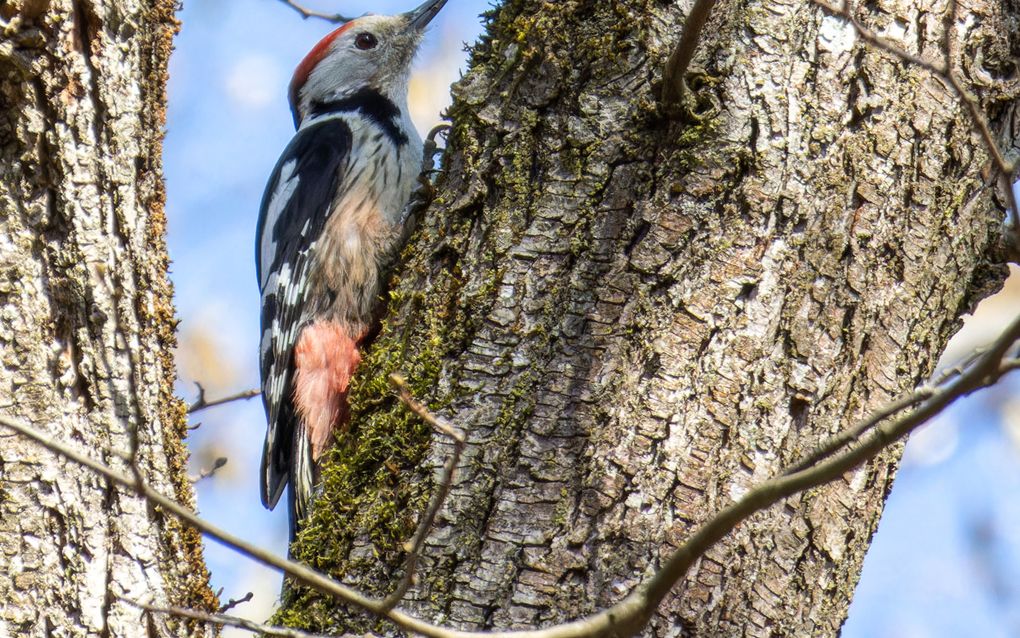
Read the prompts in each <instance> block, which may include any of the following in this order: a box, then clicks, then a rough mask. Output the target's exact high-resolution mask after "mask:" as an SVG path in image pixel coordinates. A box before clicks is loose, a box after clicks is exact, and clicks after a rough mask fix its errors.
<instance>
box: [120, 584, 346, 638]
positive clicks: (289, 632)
mask: <svg viewBox="0 0 1020 638" xmlns="http://www.w3.org/2000/svg"><path fill="white" fill-rule="evenodd" d="M248 597H249V598H250V597H251V594H250V593H249V594H248ZM120 600H122V601H124V602H125V603H127V604H129V605H131V606H132V607H137V608H138V609H142V610H144V611H147V612H149V613H151V614H163V615H166V616H174V617H177V618H189V619H191V620H198V621H200V622H205V623H209V624H211V625H219V626H221V627H236V628H238V629H244V630H246V631H250V632H252V633H257V634H262V635H264V636H274V637H275V638H326V637H324V636H321V635H320V634H311V633H308V632H307V631H301V630H300V629H291V628H290V627H275V626H273V625H264V624H262V623H257V622H255V621H253V620H248V619H247V618H239V617H237V616H227V615H225V614H224V613H223V611H225V610H220V612H218V613H215V614H210V613H208V612H204V611H198V610H197V609H187V608H184V607H158V606H156V605H150V604H148V603H143V602H139V601H137V600H131V599H130V598H123V597H121V598H120Z"/></svg>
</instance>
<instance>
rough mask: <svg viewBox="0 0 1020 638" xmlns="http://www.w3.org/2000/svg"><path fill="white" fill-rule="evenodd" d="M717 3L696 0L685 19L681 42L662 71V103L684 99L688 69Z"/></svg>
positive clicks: (712, 0)
mask: <svg viewBox="0 0 1020 638" xmlns="http://www.w3.org/2000/svg"><path fill="white" fill-rule="evenodd" d="M715 3H716V0H695V2H694V6H693V7H692V8H691V13H690V15H688V16H687V20H686V21H684V29H683V31H682V32H681V33H680V42H679V43H677V45H676V48H675V49H673V53H671V54H670V56H669V59H668V60H666V68H665V69H664V70H663V72H662V103H663V104H665V105H667V106H669V105H672V104H679V103H680V100H681V99H683V95H684V87H685V86H686V83H687V80H686V77H685V76H686V75H687V69H688V68H689V67H690V65H691V60H692V59H693V58H694V51H695V50H696V49H697V48H698V41H699V40H700V39H701V29H702V28H703V27H704V26H705V23H706V22H708V17H709V16H710V15H712V9H713V8H714V7H715Z"/></svg>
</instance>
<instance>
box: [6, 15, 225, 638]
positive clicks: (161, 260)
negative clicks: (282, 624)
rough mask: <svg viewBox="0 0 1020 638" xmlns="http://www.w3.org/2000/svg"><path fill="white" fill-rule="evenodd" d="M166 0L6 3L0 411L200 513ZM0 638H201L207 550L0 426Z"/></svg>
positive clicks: (159, 516) (133, 500)
mask: <svg viewBox="0 0 1020 638" xmlns="http://www.w3.org/2000/svg"><path fill="white" fill-rule="evenodd" d="M174 6H175V5H174V2H173V1H172V0H74V1H72V0H15V1H13V2H5V3H0V28H2V35H0V300H2V301H0V303H2V306H0V356H2V358H3V365H2V366H0V414H2V415H3V416H4V417H6V418H16V419H20V420H22V421H25V422H28V423H31V424H32V425H34V426H35V427H37V428H39V429H41V430H43V431H45V432H46V433H48V434H49V435H50V436H52V437H54V438H56V439H58V440H60V441H61V442H63V443H67V444H71V445H73V446H75V447H77V448H78V449H80V450H81V451H83V452H86V453H88V454H90V455H92V456H93V457H95V458H98V459H100V460H102V461H103V462H105V463H108V464H111V465H114V466H116V467H119V468H120V469H121V470H122V471H123V470H125V469H126V468H125V466H124V463H123V462H122V461H121V460H120V459H119V458H118V457H117V456H116V454H115V453H117V452H119V453H124V452H127V451H128V450H129V449H130V447H131V443H130V441H131V439H132V437H133V436H135V437H136V438H137V442H138V462H139V467H140V469H141V471H142V473H143V475H144V476H145V478H146V479H147V480H148V481H149V482H150V483H151V484H153V486H155V487H156V488H157V489H159V490H161V491H163V492H164V493H167V494H173V495H176V497H177V498H178V499H179V500H180V501H181V502H183V503H186V504H192V503H193V495H192V489H191V485H190V483H189V482H188V481H187V479H186V476H185V473H184V471H185V467H184V465H185V461H186V453H185V450H184V448H183V447H182V443H181V441H182V435H183V434H184V431H185V430H184V425H185V421H184V413H183V407H182V404H181V403H180V401H179V400H178V399H176V398H174V396H173V393H172V385H173V381H174V374H175V373H174V366H173V358H172V357H173V347H174V327H175V320H174V313H173V307H172V301H171V288H170V284H169V281H168V279H167V265H168V260H167V253H166V246H165V242H164V230H165V219H164V216H163V201H164V190H163V177H162V163H161V153H162V135H163V126H164V113H165V106H166V94H165V88H166V64H167V59H168V57H169V54H170V50H171V38H172V36H173V34H174V32H175V29H176V21H175V18H174V15H173V11H174ZM0 556H2V559H0V562H2V563H3V564H4V565H5V568H4V569H2V570H0V601H3V602H2V604H0V636H51V635H52V636H153V635H160V636H163V635H192V634H198V633H201V634H205V633H206V630H205V629H199V628H189V627H188V626H186V625H183V624H180V623H178V624H171V625H170V626H165V623H164V621H163V620H161V619H157V618H153V619H149V620H143V618H142V613H141V612H140V611H139V610H138V609H136V608H134V607H132V606H130V605H128V604H126V603H125V602H123V601H122V600H121V599H120V598H119V596H125V597H128V598H134V599H140V600H147V601H149V602H153V603H155V604H163V605H166V604H175V605H188V606H197V607H202V608H208V607H209V606H210V605H211V604H213V603H214V602H215V601H214V596H213V594H212V592H211V591H210V590H209V587H208V584H207V580H208V575H207V573H206V569H205V564H204V562H203V559H202V554H201V539H200V538H199V537H198V535H197V534H195V533H194V532H192V531H191V530H185V529H182V528H181V526H180V525H179V524H178V523H177V522H176V521H175V520H173V519H170V518H167V517H166V516H164V515H163V513H161V512H160V511H158V510H156V509H154V508H152V507H150V506H149V505H148V504H146V503H145V502H144V501H142V500H141V499H139V498H137V497H136V496H135V495H133V494H129V493H126V492H125V491H124V490H122V489H119V488H116V487H114V486H113V485H111V484H110V483H108V482H106V481H105V480H103V479H100V478H98V477H97V476H96V475H95V474H94V473H93V472H91V471H90V470H87V469H85V468H82V467H79V466H77V465H75V464H74V463H71V462H67V461H65V460H63V459H61V458H58V457H56V456H55V455H54V454H53V453H51V452H49V451H47V450H44V449H42V448H40V447H39V446H37V445H35V444H33V443H31V442H29V441H26V440H24V439H22V438H20V437H18V436H16V435H14V434H12V433H11V432H10V431H6V430H5V429H4V428H2V427H0Z"/></svg>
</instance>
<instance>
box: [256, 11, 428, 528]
mask: <svg viewBox="0 0 1020 638" xmlns="http://www.w3.org/2000/svg"><path fill="white" fill-rule="evenodd" d="M444 4H446V0H427V1H426V2H424V3H423V4H422V5H421V6H419V7H418V8H417V9H414V10H412V11H409V12H408V13H403V14H400V15H396V16H374V15H367V16H364V17H361V18H358V19H355V20H351V21H350V22H347V23H346V24H344V25H343V26H341V27H340V28H338V29H336V30H335V31H333V32H332V33H330V34H329V35H327V36H326V37H325V38H323V39H322V40H321V41H320V42H319V43H318V44H316V45H315V47H314V48H313V49H312V50H311V52H310V53H308V55H307V56H306V57H305V58H304V60H303V61H302V62H301V64H300V65H298V67H297V70H296V71H295V72H294V77H293V79H292V81H291V84H290V105H291V111H292V112H293V114H294V124H295V126H296V127H297V133H296V134H295V135H294V138H293V139H292V140H291V142H290V144H288V145H287V148H286V149H285V150H284V151H283V154H282V155H281V156H280V159H279V161H278V162H277V164H276V168H274V169H273V173H272V175H271V176H270V178H269V183H268V184H267V185H266V191H265V195H263V198H262V208H261V211H260V214H259V222H258V230H257V235H256V246H255V253H256V254H255V261H256V268H257V271H258V280H259V288H260V290H261V292H262V340H261V345H260V353H259V354H260V363H261V373H262V400H263V404H264V405H265V408H266V415H267V417H268V421H269V425H268V429H267V432H266V442H265V447H264V449H263V455H262V477H261V479H262V503H263V505H265V506H266V507H267V508H269V509H272V508H273V507H275V506H276V503H277V501H279V499H280V496H281V494H282V493H283V490H284V488H285V487H286V485H287V483H288V482H289V483H290V486H291V489H290V518H291V531H292V533H293V531H294V530H295V528H296V525H297V523H298V522H299V521H300V520H301V519H302V518H303V517H304V516H305V515H306V513H307V510H308V505H309V500H310V497H311V494H312V489H313V486H314V484H315V482H316V480H317V473H318V470H317V463H318V461H319V459H320V457H321V456H322V454H323V452H324V451H325V450H326V449H327V448H328V446H329V445H330V443H331V441H332V440H333V437H334V435H335V433H336V432H337V430H338V429H342V428H344V427H345V426H346V424H347V420H348V419H349V414H348V405H347V392H348V389H349V385H350V381H351V376H352V375H353V374H354V370H355V368H356V367H357V365H358V362H359V361H360V360H361V348H362V347H363V345H364V341H365V339H366V338H367V337H368V335H369V333H370V331H371V330H372V327H373V323H374V322H375V320H374V315H375V314H376V313H377V311H378V307H379V304H378V301H377V297H378V295H379V289H380V280H381V277H382V273H383V270H384V269H385V267H386V265H387V262H388V261H389V260H390V259H391V258H392V256H393V254H394V253H395V251H396V250H398V249H399V244H400V243H401V241H402V238H403V235H404V233H403V225H404V219H403V216H404V215H403V212H404V210H405V205H406V204H407V203H408V200H409V199H410V197H411V194H412V191H413V190H414V186H415V184H416V181H417V179H418V175H419V173H420V171H421V167H422V164H421V162H422V141H421V138H420V137H419V136H418V133H417V131H416V130H415V128H414V124H413V123H412V122H411V118H410V116H409V115H408V110H407V86H408V77H409V74H410V66H411V61H412V59H413V58H414V55H415V53H416V52H417V50H418V46H419V44H420V43H421V40H422V35H423V32H424V29H425V26H426V25H427V24H428V23H429V22H430V21H431V20H432V18H433V17H435V15H436V14H437V13H438V12H439V10H440V9H441V8H442V7H443V5H444Z"/></svg>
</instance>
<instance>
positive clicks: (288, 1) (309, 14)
mask: <svg viewBox="0 0 1020 638" xmlns="http://www.w3.org/2000/svg"><path fill="white" fill-rule="evenodd" d="M280 2H282V3H283V4H285V5H287V6H288V7H290V8H291V9H293V10H295V11H297V12H298V13H300V14H301V17H302V18H304V19H305V20H307V19H308V18H319V19H320V20H325V21H326V22H332V23H334V24H339V23H341V22H350V21H351V20H353V19H354V18H349V17H347V16H345V15H342V14H339V13H326V12H324V11H315V10H313V9H307V8H305V7H304V6H302V5H300V4H298V3H297V2H295V1H294V0H280Z"/></svg>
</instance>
